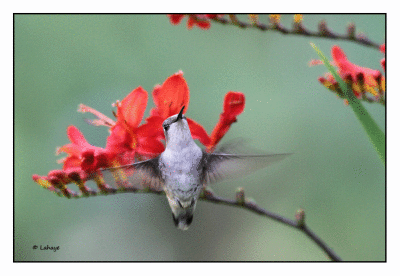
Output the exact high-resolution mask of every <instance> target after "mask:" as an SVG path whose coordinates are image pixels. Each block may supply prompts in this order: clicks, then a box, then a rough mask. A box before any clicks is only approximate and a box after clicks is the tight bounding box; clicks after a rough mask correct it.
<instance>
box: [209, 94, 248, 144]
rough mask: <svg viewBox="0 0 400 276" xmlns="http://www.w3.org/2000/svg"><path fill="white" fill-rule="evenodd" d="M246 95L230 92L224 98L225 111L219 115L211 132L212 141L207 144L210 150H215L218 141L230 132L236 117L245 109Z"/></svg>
mask: <svg viewBox="0 0 400 276" xmlns="http://www.w3.org/2000/svg"><path fill="white" fill-rule="evenodd" d="M244 105H245V97H244V94H243V93H240V92H232V91H230V92H228V93H227V94H226V95H225V99H224V111H223V112H222V113H221V115H220V117H219V121H218V123H217V125H216V126H215V127H214V130H213V132H212V134H211V138H210V143H209V144H208V145H207V150H208V151H213V150H214V149H215V146H216V145H217V144H218V142H219V141H220V140H221V139H222V137H223V136H224V135H225V134H226V133H227V132H228V130H229V128H230V127H231V124H233V123H235V122H236V121H237V119H236V117H237V116H238V115H239V114H241V113H242V112H243V110H244Z"/></svg>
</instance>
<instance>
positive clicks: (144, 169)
mask: <svg viewBox="0 0 400 276" xmlns="http://www.w3.org/2000/svg"><path fill="white" fill-rule="evenodd" d="M101 173H102V175H103V177H104V180H105V182H106V183H107V184H108V185H111V186H113V187H114V188H117V189H120V188H123V189H134V190H143V189H146V188H149V189H150V190H153V191H162V190H163V186H164V180H163V179H162V177H161V172H160V169H159V157H156V158H154V159H149V160H146V161H141V162H136V163H134V164H130V165H125V166H120V167H115V168H108V169H104V170H101Z"/></svg>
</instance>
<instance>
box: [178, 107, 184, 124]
mask: <svg viewBox="0 0 400 276" xmlns="http://www.w3.org/2000/svg"><path fill="white" fill-rule="evenodd" d="M184 109H185V106H183V107H182V109H181V111H179V114H178V117H177V118H176V122H177V121H179V120H182V113H183V110H184Z"/></svg>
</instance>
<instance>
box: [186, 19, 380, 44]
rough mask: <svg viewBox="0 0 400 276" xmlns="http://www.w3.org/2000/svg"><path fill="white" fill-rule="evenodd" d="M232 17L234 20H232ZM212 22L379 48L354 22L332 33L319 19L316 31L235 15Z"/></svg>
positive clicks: (299, 25) (297, 25) (300, 24)
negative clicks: (357, 32) (344, 31)
mask: <svg viewBox="0 0 400 276" xmlns="http://www.w3.org/2000/svg"><path fill="white" fill-rule="evenodd" d="M190 16H192V17H193V18H195V19H197V20H199V21H201V20H202V18H197V17H196V15H194V14H191V15H190ZM232 18H234V20H232ZM211 20H212V21H214V22H217V23H220V24H224V25H232V26H237V27H240V28H252V29H258V30H260V31H264V32H265V31H276V32H280V33H281V34H284V35H302V36H309V37H320V38H328V39H340V40H346V41H351V42H355V43H358V44H361V45H364V46H369V47H372V48H375V49H378V50H379V46H380V44H379V43H376V42H373V41H371V40H369V39H368V38H367V37H366V36H365V35H355V26H354V24H350V25H349V26H348V32H347V34H343V35H342V34H338V33H334V32H332V31H331V30H329V29H328V27H327V25H326V22H325V21H321V22H320V24H319V26H318V29H319V30H318V31H317V32H313V31H310V30H307V29H306V28H305V27H304V25H303V24H302V23H301V22H300V23H294V24H293V29H288V28H286V27H284V26H282V25H281V24H279V23H277V24H263V23H260V22H258V21H257V22H253V23H247V22H243V21H240V20H239V19H238V18H237V17H236V16H234V15H233V16H230V17H229V19H227V18H223V17H215V18H212V19H211Z"/></svg>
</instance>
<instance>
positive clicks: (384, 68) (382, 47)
mask: <svg viewBox="0 0 400 276" xmlns="http://www.w3.org/2000/svg"><path fill="white" fill-rule="evenodd" d="M379 50H380V51H381V52H382V53H384V54H386V44H382V45H381V46H380V47H379ZM381 65H382V68H383V71H386V59H385V58H383V59H381Z"/></svg>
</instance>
